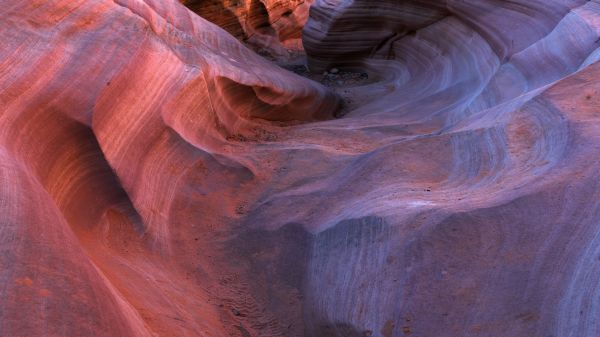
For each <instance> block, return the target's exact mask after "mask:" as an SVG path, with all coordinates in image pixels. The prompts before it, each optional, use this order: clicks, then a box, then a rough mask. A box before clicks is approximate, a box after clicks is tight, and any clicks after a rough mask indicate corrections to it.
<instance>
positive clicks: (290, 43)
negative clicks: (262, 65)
mask: <svg viewBox="0 0 600 337" xmlns="http://www.w3.org/2000/svg"><path fill="white" fill-rule="evenodd" d="M313 1H314V0H236V1H231V0H209V1H205V0H181V2H182V3H183V4H184V5H186V6H187V7H188V8H189V9H190V10H192V11H194V12H195V13H197V14H198V15H200V16H201V17H203V18H204V19H206V20H208V21H211V22H213V23H215V24H216V25H218V26H220V27H222V28H223V29H225V30H226V31H227V32H229V33H230V34H231V35H233V36H235V37H236V38H238V39H240V40H241V41H244V42H245V43H247V44H248V45H250V46H253V47H254V49H256V50H257V51H259V52H260V53H261V54H263V55H265V56H271V57H275V58H278V59H287V58H290V57H293V56H294V54H295V52H298V51H301V50H302V42H301V38H302V28H303V26H304V24H305V23H306V20H307V19H308V9H309V7H310V5H311V3H312V2H313Z"/></svg>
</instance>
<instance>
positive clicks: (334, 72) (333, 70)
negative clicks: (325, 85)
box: [329, 68, 340, 74]
mask: <svg viewBox="0 0 600 337" xmlns="http://www.w3.org/2000/svg"><path fill="white" fill-rule="evenodd" d="M329 72H330V73H332V74H337V73H339V72H340V70H339V69H338V68H331V70H329Z"/></svg>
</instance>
